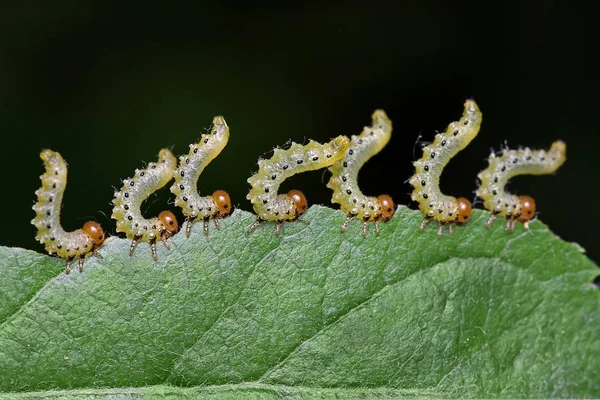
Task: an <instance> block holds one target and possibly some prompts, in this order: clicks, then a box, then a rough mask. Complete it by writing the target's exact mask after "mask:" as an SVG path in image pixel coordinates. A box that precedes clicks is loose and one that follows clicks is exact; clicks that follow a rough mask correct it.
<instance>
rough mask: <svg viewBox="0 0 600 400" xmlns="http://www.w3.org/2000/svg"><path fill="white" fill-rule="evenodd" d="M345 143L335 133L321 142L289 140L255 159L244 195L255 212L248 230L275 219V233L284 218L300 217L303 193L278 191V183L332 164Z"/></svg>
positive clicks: (296, 218) (287, 219) (346, 144)
mask: <svg viewBox="0 0 600 400" xmlns="http://www.w3.org/2000/svg"><path fill="white" fill-rule="evenodd" d="M349 143H350V140H349V139H348V138H347V137H346V136H338V137H337V138H335V139H333V140H332V141H330V142H329V143H325V144H320V143H318V142H315V141H313V140H311V141H310V142H309V143H308V144H307V145H304V146H303V145H300V144H298V143H292V145H291V146H290V148H289V149H287V150H282V149H275V150H274V152H273V157H271V158H270V159H264V160H259V161H258V172H257V173H256V174H254V175H252V176H251V177H250V178H249V179H248V183H249V184H250V185H251V186H252V188H251V189H250V192H249V193H248V195H247V196H246V198H247V199H248V200H250V202H251V203H252V205H253V207H254V211H255V212H256V214H257V220H256V222H255V223H254V224H253V225H252V226H250V228H248V231H249V232H251V231H253V230H254V229H255V228H256V227H258V226H259V225H260V224H261V223H262V222H264V221H275V222H276V224H277V225H276V231H275V232H276V234H277V235H279V234H280V232H281V224H282V223H283V222H284V221H294V220H302V219H301V218H300V216H301V215H302V214H303V213H304V212H305V211H306V209H307V204H308V203H307V201H306V198H305V197H304V194H302V192H300V191H298V190H292V191H290V192H288V193H287V194H278V193H277V192H278V190H279V186H280V185H281V183H282V182H283V181H284V180H286V179H287V178H289V177H290V176H293V175H296V174H299V173H302V172H306V171H314V170H318V169H321V168H326V167H329V166H331V165H333V163H335V162H336V161H338V160H339V159H341V158H342V157H343V156H344V152H345V151H346V148H347V147H348V145H349Z"/></svg>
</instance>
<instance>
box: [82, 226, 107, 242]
mask: <svg viewBox="0 0 600 400" xmlns="http://www.w3.org/2000/svg"><path fill="white" fill-rule="evenodd" d="M81 229H82V230H83V232H85V234H86V235H88V236H89V237H90V239H92V241H93V242H94V245H95V246H96V247H97V246H100V245H101V244H102V243H103V242H104V239H105V237H106V236H105V235H104V231H103V230H102V227H101V226H100V224H99V223H97V222H94V221H88V222H86V223H85V224H83V228H81Z"/></svg>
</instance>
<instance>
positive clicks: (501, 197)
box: [476, 140, 567, 232]
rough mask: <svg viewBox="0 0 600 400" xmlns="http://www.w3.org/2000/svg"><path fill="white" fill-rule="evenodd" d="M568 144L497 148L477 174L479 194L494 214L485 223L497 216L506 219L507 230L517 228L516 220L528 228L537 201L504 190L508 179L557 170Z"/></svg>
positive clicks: (555, 143)
mask: <svg viewBox="0 0 600 400" xmlns="http://www.w3.org/2000/svg"><path fill="white" fill-rule="evenodd" d="M566 152H567V145H566V144H565V143H564V142H562V141H560V140H559V141H556V142H554V143H552V146H551V147H550V150H549V151H545V150H531V149H529V148H524V149H519V150H511V149H504V150H502V153H501V154H500V155H496V154H495V153H494V152H492V154H491V155H490V157H489V158H488V162H489V166H488V167H487V168H486V169H485V170H483V171H482V172H481V173H479V175H477V177H478V178H479V180H480V185H479V188H478V189H477V192H476V193H477V196H479V197H480V198H482V199H483V206H484V207H485V208H486V209H487V210H489V211H491V213H492V215H491V216H490V217H489V218H488V220H487V223H486V224H485V226H486V228H489V227H490V226H491V225H492V222H493V221H494V219H495V218H496V217H503V218H505V219H506V222H505V230H506V231H507V232H512V231H514V230H515V223H516V222H517V221H519V222H522V223H523V225H524V226H525V229H527V228H528V227H529V226H528V225H529V221H530V220H531V219H532V218H533V217H534V216H535V201H534V200H533V198H531V197H529V196H516V195H514V194H510V193H507V192H505V191H504V187H505V186H506V184H507V183H508V180H509V179H510V178H512V177H514V176H517V175H545V174H551V173H553V172H555V171H556V170H557V169H558V168H560V166H561V165H563V163H564V162H565V160H566Z"/></svg>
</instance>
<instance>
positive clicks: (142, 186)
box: [112, 149, 179, 261]
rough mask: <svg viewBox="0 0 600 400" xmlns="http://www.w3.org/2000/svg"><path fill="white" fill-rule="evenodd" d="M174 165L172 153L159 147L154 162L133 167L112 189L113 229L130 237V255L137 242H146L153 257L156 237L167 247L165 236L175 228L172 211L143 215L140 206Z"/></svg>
mask: <svg viewBox="0 0 600 400" xmlns="http://www.w3.org/2000/svg"><path fill="white" fill-rule="evenodd" d="M176 167H177V159H176V158H175V156H174V155H173V154H172V153H171V151H169V150H168V149H162V150H161V151H160V152H159V153H158V162H156V163H154V162H152V163H150V164H148V167H147V168H146V169H143V170H139V169H136V170H135V176H134V177H133V178H129V179H125V180H124V181H123V188H122V189H121V191H120V192H115V197H114V199H113V201H112V203H113V205H114V208H113V212H112V218H113V219H115V220H116V221H117V232H123V233H125V235H126V236H127V238H128V239H131V246H130V247H129V255H130V256H131V255H133V251H134V249H135V247H136V246H137V245H138V243H139V242H149V243H150V249H151V250H152V257H153V258H154V261H156V260H157V258H158V257H157V254H156V240H158V239H160V240H161V241H162V242H163V243H164V244H165V246H166V247H167V248H169V244H168V243H167V238H169V237H171V236H173V235H174V234H175V233H177V231H178V230H179V226H178V224H177V219H176V218H175V215H173V213H172V212H170V211H161V212H160V213H159V214H158V217H154V218H150V219H146V218H144V217H143V216H142V212H141V210H140V206H141V205H142V202H143V201H144V200H145V199H147V198H148V197H149V196H150V195H151V194H152V193H154V192H155V191H157V190H158V189H160V188H162V187H163V186H165V185H166V184H167V183H169V182H170V181H171V179H173V171H174V170H175V168H176Z"/></svg>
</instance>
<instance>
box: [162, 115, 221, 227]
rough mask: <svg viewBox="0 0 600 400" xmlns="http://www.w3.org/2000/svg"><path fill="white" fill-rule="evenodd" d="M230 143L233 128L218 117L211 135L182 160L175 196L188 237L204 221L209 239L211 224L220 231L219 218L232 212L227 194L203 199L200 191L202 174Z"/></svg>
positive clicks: (205, 135)
mask: <svg viewBox="0 0 600 400" xmlns="http://www.w3.org/2000/svg"><path fill="white" fill-rule="evenodd" d="M228 140H229V127H228V126H227V123H226V122H225V119H224V118H223V117H222V116H217V117H215V118H214V119H213V126H212V129H211V131H210V133H207V134H204V135H202V136H201V137H200V140H199V141H198V143H194V144H190V152H189V153H188V154H187V155H185V156H181V157H179V167H178V168H177V169H176V170H175V172H174V178H175V183H174V184H173V186H171V192H173V194H175V205H177V206H178V207H181V210H182V212H183V215H185V216H186V217H187V223H186V229H185V233H186V236H187V237H189V236H190V232H191V229H192V225H193V224H194V222H195V221H196V220H202V221H204V234H205V235H208V222H209V220H211V219H212V220H213V221H214V223H215V226H216V227H217V229H220V228H221V226H220V224H219V218H223V217H225V216H227V215H229V213H230V212H231V199H230V198H229V194H228V193H227V192H225V191H223V190H217V191H215V192H214V193H213V194H212V195H211V196H200V194H199V193H198V190H197V185H198V178H200V174H201V173H202V171H204V168H206V166H207V165H208V164H209V163H210V162H211V161H212V160H214V159H215V157H217V156H218V155H219V153H221V151H222V150H223V149H224V148H225V146H226V145H227V141H228Z"/></svg>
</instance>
